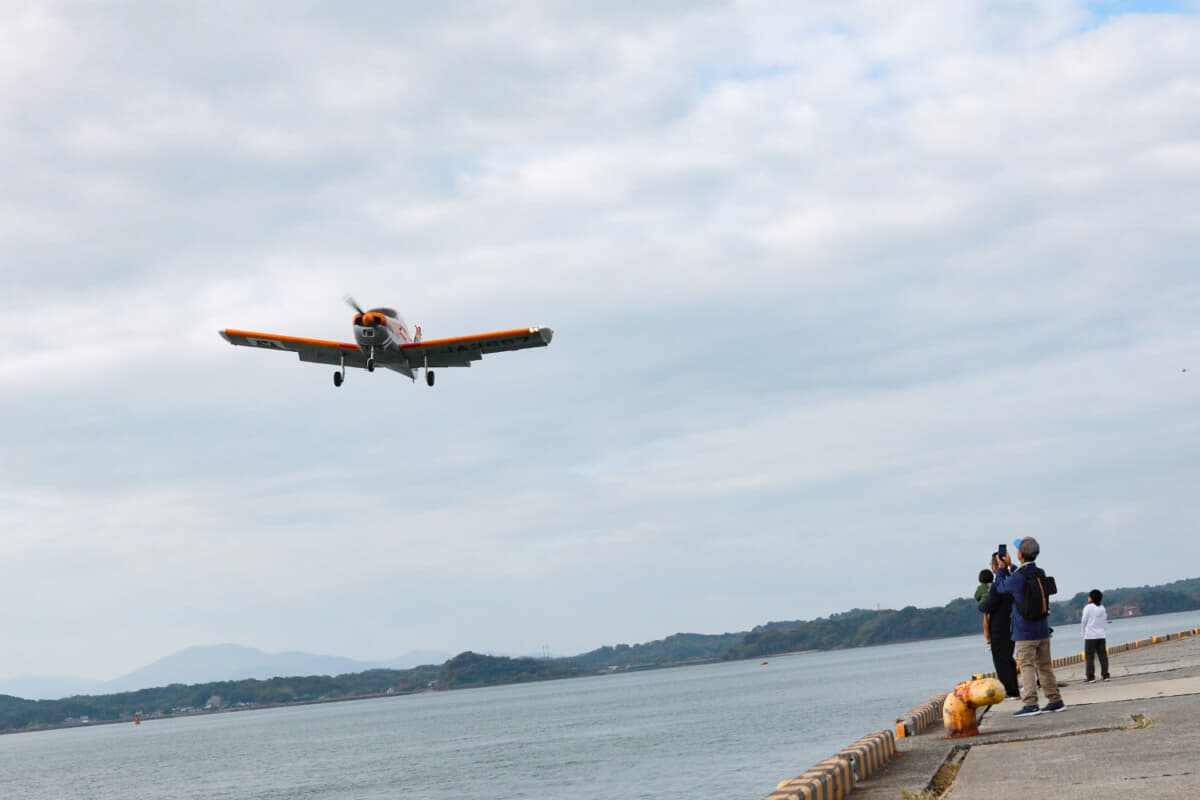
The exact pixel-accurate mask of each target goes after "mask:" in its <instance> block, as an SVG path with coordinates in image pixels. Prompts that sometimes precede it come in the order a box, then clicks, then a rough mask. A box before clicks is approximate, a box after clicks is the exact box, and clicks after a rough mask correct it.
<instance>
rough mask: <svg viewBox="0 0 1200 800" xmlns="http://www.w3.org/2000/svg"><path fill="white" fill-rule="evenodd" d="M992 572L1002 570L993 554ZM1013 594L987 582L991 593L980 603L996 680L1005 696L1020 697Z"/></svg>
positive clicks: (993, 583) (992, 582)
mask: <svg viewBox="0 0 1200 800" xmlns="http://www.w3.org/2000/svg"><path fill="white" fill-rule="evenodd" d="M992 570H993V571H999V570H1000V557H999V556H998V555H997V554H996V553H992ZM1012 606H1013V599H1012V596H1011V595H1007V594H1001V593H1000V592H998V591H996V584H995V582H994V581H989V582H988V592H987V594H986V595H984V596H983V598H982V600H981V601H980V603H979V610H980V611H982V612H983V619H984V626H985V627H986V629H987V640H988V648H989V649H990V650H991V651H992V665H993V666H994V667H995V668H996V679H997V680H999V681H1000V683H1002V684H1004V693H1005V694H1006V695H1008V696H1009V697H1020V696H1021V691H1020V688H1019V687H1018V686H1017V662H1015V661H1013V647H1014V646H1015V645H1014V643H1013V638H1012Z"/></svg>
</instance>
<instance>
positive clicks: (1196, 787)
mask: <svg viewBox="0 0 1200 800" xmlns="http://www.w3.org/2000/svg"><path fill="white" fill-rule="evenodd" d="M1055 650H1056V651H1059V648H1057V647H1056V648H1055ZM1109 662H1110V673H1111V675H1112V680H1110V681H1108V682H1097V683H1093V684H1085V683H1084V682H1083V677H1084V667H1083V664H1082V663H1074V664H1070V665H1067V666H1062V667H1059V668H1057V669H1056V670H1055V674H1056V675H1057V676H1058V679H1059V682H1060V684H1061V685H1062V687H1063V690H1062V694H1063V701H1064V702H1065V703H1066V705H1067V708H1066V710H1065V711H1062V712H1058V713H1053V714H1039V715H1037V716H1033V717H1020V718H1014V717H1013V716H1012V712H1013V711H1015V710H1017V709H1018V708H1019V707H1020V701H1019V700H1005V701H1004V702H1003V703H1000V704H998V705H995V706H991V707H990V708H988V709H985V710H984V711H983V713H982V720H981V722H980V725H979V736H976V737H971V738H969V739H957V740H950V739H948V738H946V735H945V732H944V731H943V730H942V728H941V726H940V725H932V726H929V727H928V728H926V729H925V730H923V731H921V732H916V733H915V734H914V735H908V736H903V737H901V738H898V739H897V741H896V751H897V752H896V754H895V755H894V756H893V757H892V758H891V759H889V761H888V763H887V764H886V765H885V766H884V767H883V769H881V770H879V771H878V772H877V773H875V774H874V775H872V776H870V777H867V778H865V779H864V780H861V781H858V782H857V784H856V785H855V787H854V788H853V790H852V792H850V793H849V796H850V797H852V798H854V800H883V798H887V800H899V798H901V797H905V796H906V797H911V798H914V799H915V798H920V799H921V800H926V798H936V797H938V796H940V793H942V792H945V791H946V790H950V792H949V794H948V795H947V796H948V797H949V798H952V800H995V798H997V797H1014V798H1021V800H1127V799H1128V798H1131V797H1144V798H1198V797H1200V766H1197V764H1200V755H1198V754H1200V636H1186V637H1181V638H1178V639H1174V638H1172V639H1171V640H1169V641H1158V642H1154V643H1147V644H1145V645H1144V646H1139V647H1134V648H1131V649H1128V650H1126V651H1124V652H1120V653H1115V654H1113V655H1111V656H1110V657H1109ZM964 677H969V676H964ZM947 688H948V689H949V688H953V687H947ZM1041 702H1042V705H1045V699H1044V698H1041Z"/></svg>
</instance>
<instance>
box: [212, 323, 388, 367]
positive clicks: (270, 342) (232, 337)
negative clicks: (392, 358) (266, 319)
mask: <svg viewBox="0 0 1200 800" xmlns="http://www.w3.org/2000/svg"><path fill="white" fill-rule="evenodd" d="M218 332H219V333H220V334H221V338H223V339H224V340H225V341H227V342H229V343H230V344H237V345H242V346H244V347H261V348H263V349H265V350H284V351H288V352H292V353H295V354H296V355H298V356H299V357H300V360H301V361H313V362H315V363H318V364H332V365H333V366H340V365H341V364H342V363H343V362H342V359H345V364H346V366H347V367H362V368H363V369H366V367H367V357H366V355H365V354H363V352H362V351H361V350H359V349H358V345H356V344H346V343H345V342H330V341H326V340H324V339H305V338H303V337H300V336H281V335H280V334H277V333H255V332H254V331H235V330H233V329H230V328H227V329H225V330H223V331H218Z"/></svg>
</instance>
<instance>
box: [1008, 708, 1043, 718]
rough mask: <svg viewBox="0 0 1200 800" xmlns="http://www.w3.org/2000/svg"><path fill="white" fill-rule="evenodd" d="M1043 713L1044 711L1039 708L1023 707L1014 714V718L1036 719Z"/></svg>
mask: <svg viewBox="0 0 1200 800" xmlns="http://www.w3.org/2000/svg"><path fill="white" fill-rule="evenodd" d="M1040 713H1042V710H1041V709H1040V708H1038V707H1037V706H1021V708H1020V709H1019V710H1017V711H1014V712H1013V716H1014V717H1035V716H1037V715H1038V714H1040Z"/></svg>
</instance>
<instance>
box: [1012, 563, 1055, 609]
mask: <svg viewBox="0 0 1200 800" xmlns="http://www.w3.org/2000/svg"><path fill="white" fill-rule="evenodd" d="M1052 594H1058V585H1057V584H1056V583H1055V582H1054V578H1051V577H1050V576H1049V575H1047V574H1045V573H1044V572H1042V571H1041V570H1040V569H1039V570H1036V571H1035V570H1030V571H1029V574H1028V575H1026V576H1025V592H1024V593H1023V594H1022V595H1021V602H1020V605H1019V606H1018V607H1017V610H1018V611H1020V612H1021V616H1022V617H1024V618H1025V619H1028V620H1035V621H1036V620H1039V619H1045V618H1046V617H1048V616H1050V595H1052Z"/></svg>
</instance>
